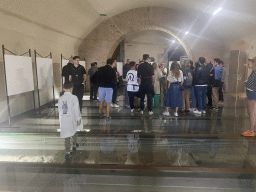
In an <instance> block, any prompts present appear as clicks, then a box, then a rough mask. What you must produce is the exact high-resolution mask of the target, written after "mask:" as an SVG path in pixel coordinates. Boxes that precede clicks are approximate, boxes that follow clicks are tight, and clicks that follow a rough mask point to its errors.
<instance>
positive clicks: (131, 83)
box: [126, 61, 139, 113]
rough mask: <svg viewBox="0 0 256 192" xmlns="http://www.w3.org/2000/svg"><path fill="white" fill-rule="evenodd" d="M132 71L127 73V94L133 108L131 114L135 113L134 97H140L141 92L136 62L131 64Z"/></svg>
mask: <svg viewBox="0 0 256 192" xmlns="http://www.w3.org/2000/svg"><path fill="white" fill-rule="evenodd" d="M130 66H131V70H129V71H128V72H127V75H126V80H127V92H128V97H129V102H130V107H131V112H132V113H133V112H134V97H138V92H139V78H138V77H137V71H136V70H135V62H134V61H131V62H130Z"/></svg>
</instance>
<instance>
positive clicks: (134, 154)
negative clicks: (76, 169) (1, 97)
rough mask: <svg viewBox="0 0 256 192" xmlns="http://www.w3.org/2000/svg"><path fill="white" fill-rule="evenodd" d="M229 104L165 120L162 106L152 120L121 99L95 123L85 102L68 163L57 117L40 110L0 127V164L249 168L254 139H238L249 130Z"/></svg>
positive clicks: (94, 105)
mask: <svg viewBox="0 0 256 192" xmlns="http://www.w3.org/2000/svg"><path fill="white" fill-rule="evenodd" d="M234 101H235V100H234V98H232V97H230V98H229V99H227V100H226V102H225V103H220V110H219V111H212V110H210V109H208V110H207V112H206V114H203V115H200V116H198V115H195V114H193V113H185V114H179V117H174V116H172V115H171V116H169V117H166V116H163V115H162V112H163V111H164V107H158V108H155V109H154V115H153V116H149V115H148V114H147V112H145V113H144V115H139V114H138V113H136V112H135V113H134V114H133V115H132V114H131V113H130V109H128V108H126V107H123V106H122V102H123V101H122V99H120V105H121V107H119V108H116V109H111V119H110V121H107V120H106V119H105V118H103V119H100V118H99V114H98V102H97V101H93V102H90V101H84V107H83V114H82V116H83V122H84V130H83V131H81V132H79V137H78V141H79V143H80V147H79V148H78V150H77V151H76V152H74V153H73V155H72V157H71V158H70V159H69V160H67V161H65V159H64V154H65V151H64V139H61V138H60V137H59V132H58V131H59V121H58V113H57V112H56V111H55V113H53V108H51V107H44V109H42V110H41V112H42V114H47V115H45V116H42V115H41V116H33V115H23V116H19V117H17V118H16V119H14V121H13V122H14V124H13V126H15V127H19V128H17V129H8V128H6V127H5V128H1V127H0V139H1V143H0V162H24V163H29V162H36V163H49V164H51V163H64V164H84V165H149V166H159V167H204V168H230V169H247V168H253V169H254V168H255V166H256V164H255V163H256V156H255V150H254V149H255V145H256V144H255V138H254V137H253V138H243V137H241V136H240V133H241V132H243V131H244V130H247V129H248V127H249V118H248V116H247V112H246V103H245V101H244V100H237V101H236V106H234ZM54 114H55V115H54ZM10 133H11V134H10Z"/></svg>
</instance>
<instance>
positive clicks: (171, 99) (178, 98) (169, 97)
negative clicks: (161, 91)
mask: <svg viewBox="0 0 256 192" xmlns="http://www.w3.org/2000/svg"><path fill="white" fill-rule="evenodd" d="M167 81H169V82H168V87H169V89H168V91H167V94H166V97H165V101H164V106H166V111H165V112H164V113H163V115H166V116H169V115H170V113H169V108H173V109H175V113H174V116H175V117H177V116H178V108H179V107H182V105H183V100H182V91H181V85H182V84H183V73H182V71H181V70H180V66H179V64H178V63H177V62H176V61H174V62H173V63H172V66H171V70H170V73H169V75H168V77H167Z"/></svg>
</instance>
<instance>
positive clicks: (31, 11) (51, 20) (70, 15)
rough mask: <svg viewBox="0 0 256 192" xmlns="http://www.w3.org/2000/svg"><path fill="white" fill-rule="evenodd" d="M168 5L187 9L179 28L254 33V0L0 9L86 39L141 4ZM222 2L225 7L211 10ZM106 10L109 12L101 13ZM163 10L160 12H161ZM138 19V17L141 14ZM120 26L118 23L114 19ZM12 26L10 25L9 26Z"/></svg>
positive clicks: (59, 1)
mask: <svg viewBox="0 0 256 192" xmlns="http://www.w3.org/2000/svg"><path fill="white" fill-rule="evenodd" d="M156 6H157V7H165V8H171V9H174V10H179V11H181V12H184V15H185V16H184V18H183V20H182V21H181V22H180V25H179V27H178V28H177V30H187V29H189V30H190V31H191V33H192V34H194V35H198V34H199V35H202V34H200V32H201V31H202V30H204V34H205V35H204V36H206V37H207V36H209V37H212V36H214V35H217V36H219V37H221V38H222V39H223V40H224V41H226V42H227V41H232V40H234V39H239V38H243V37H246V36H250V35H253V34H255V31H256V16H255V9H256V1H255V0H246V1H244V0H236V1H234V0H189V1H181V0H168V1H167V0H136V1H135V0H111V1H109V0H55V1H52V0H11V1H10V0H1V1H0V11H1V12H2V14H9V15H12V16H14V17H17V18H19V19H23V20H27V21H29V22H33V23H35V24H37V25H41V26H43V27H46V28H47V27H48V28H50V29H52V30H55V31H57V32H60V33H63V34H66V35H69V36H72V37H75V38H77V39H84V38H85V37H86V36H87V35H88V34H89V33H90V32H91V31H92V30H93V29H94V28H95V27H96V26H98V25H99V24H100V23H102V22H103V21H105V20H107V19H110V18H111V17H113V16H115V15H118V14H120V13H122V12H125V11H128V10H131V9H135V8H141V7H156ZM220 6H222V7H223V10H222V11H221V12H220V13H219V14H218V15H215V16H213V15H212V13H213V12H214V11H215V10H216V9H217V8H218V7H220ZM100 14H106V16H100ZM160 14H161V13H160ZM138 19H139V18H138ZM115 25H116V26H117V27H118V24H117V23H115ZM10 27H11V26H10Z"/></svg>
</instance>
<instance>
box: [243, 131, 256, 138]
mask: <svg viewBox="0 0 256 192" xmlns="http://www.w3.org/2000/svg"><path fill="white" fill-rule="evenodd" d="M241 135H242V136H245V137H250V136H251V137H254V136H256V133H255V132H251V131H249V130H247V131H245V132H243V133H241Z"/></svg>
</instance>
